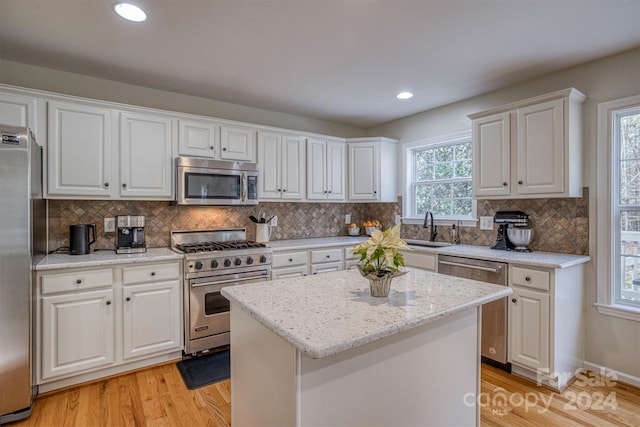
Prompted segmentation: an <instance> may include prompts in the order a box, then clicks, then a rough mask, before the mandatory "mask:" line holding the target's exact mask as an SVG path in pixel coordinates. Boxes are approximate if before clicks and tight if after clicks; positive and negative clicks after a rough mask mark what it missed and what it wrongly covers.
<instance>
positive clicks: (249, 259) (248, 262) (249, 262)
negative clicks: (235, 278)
mask: <svg viewBox="0 0 640 427" xmlns="http://www.w3.org/2000/svg"><path fill="white" fill-rule="evenodd" d="M247 264H248V265H251V264H253V258H251V257H250V256H248V257H247Z"/></svg>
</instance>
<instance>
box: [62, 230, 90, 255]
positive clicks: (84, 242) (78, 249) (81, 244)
mask: <svg viewBox="0 0 640 427" xmlns="http://www.w3.org/2000/svg"><path fill="white" fill-rule="evenodd" d="M89 232H91V236H89ZM95 241H96V225H95V224H72V225H70V226H69V254H70V255H86V254H88V253H89V252H90V251H91V248H90V246H91V245H92V244H93V243H95Z"/></svg>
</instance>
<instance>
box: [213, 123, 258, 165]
mask: <svg viewBox="0 0 640 427" xmlns="http://www.w3.org/2000/svg"><path fill="white" fill-rule="evenodd" d="M220 159H221V160H238V161H242V162H255V161H256V131H255V129H254V128H250V127H242V126H231V125H222V126H220Z"/></svg>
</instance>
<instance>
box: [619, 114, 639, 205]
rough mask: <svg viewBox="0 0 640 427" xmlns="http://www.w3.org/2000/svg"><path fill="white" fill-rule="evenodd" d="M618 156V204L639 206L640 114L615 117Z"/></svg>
mask: <svg viewBox="0 0 640 427" xmlns="http://www.w3.org/2000/svg"><path fill="white" fill-rule="evenodd" d="M616 125H617V129H616V130H617V136H618V144H619V150H620V151H619V155H620V169H619V188H620V194H619V197H620V199H619V203H620V204H621V205H636V204H640V114H638V113H635V114H633V113H631V114H626V115H618V116H617V123H616Z"/></svg>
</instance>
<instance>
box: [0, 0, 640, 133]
mask: <svg viewBox="0 0 640 427" xmlns="http://www.w3.org/2000/svg"><path fill="white" fill-rule="evenodd" d="M114 1H115V0H0V21H1V23H0V43H1V45H0V56H1V57H2V58H3V59H8V60H14V61H18V62H24V63H29V64H34V65H40V66H45V67H50V68H55V69H60V70H67V71H72V72H75V73H80V74H87V75H92V76H96V77H101V78H105V79H110V80H116V81H121V82H126V83H131V84H135V85H142V86H147V87H153V88H158V89H164V90H169V91H175V92H180V93H185V94H191V95H197V96H202V97H206V98H213V99H217V100H221V101H227V102H232V103H236V104H243V105H248V106H253V107H259V108H264V109H269V110H274V111H281V112H286V113H292V114H298V115H303V116H308V117H314V118H318V119H324V120H331V121H335V122H340V123H345V124H350V125H354V126H357V127H361V128H368V127H371V126H374V125H377V124H380V123H384V122H387V121H390V120H393V119H397V118H400V117H404V116H408V115H411V114H414V113H417V112H420V111H424V110H427V109H430V108H434V107H437V106H440V105H444V104H448V103H451V102H455V101H458V100H460V99H464V98H468V97H471V96H474V95H478V94H481V93H485V92H488V91H491V90H494V89H498V88H501V87H504V86H507V85H510V84H513V83H516V82H519V81H522V80H525V79H528V78H531V77H535V76H538V75H540V74H544V73H547V72H551V71H554V70H558V69H562V68H566V67H568V66H571V65H574V64H579V63H582V62H586V61H588V60H591V59H595V58H599V57H602V56H605V55H608V54H611V53H615V52H619V51H623V50H627V49H630V48H633V47H636V46H640V0H131V2H132V3H136V4H138V5H140V6H142V7H143V8H144V9H145V10H146V11H147V13H148V15H149V19H148V21H147V22H145V23H142V24H136V23H131V22H126V21H124V20H122V19H121V18H119V17H118V16H117V15H116V14H115V13H114V12H113V11H112V9H111V7H112V5H113V3H114ZM0 78H1V74H0ZM401 90H411V91H413V92H414V93H415V97H414V98H413V99H411V100H409V101H398V100H396V99H395V94H396V93H397V92H399V91H401Z"/></svg>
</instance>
